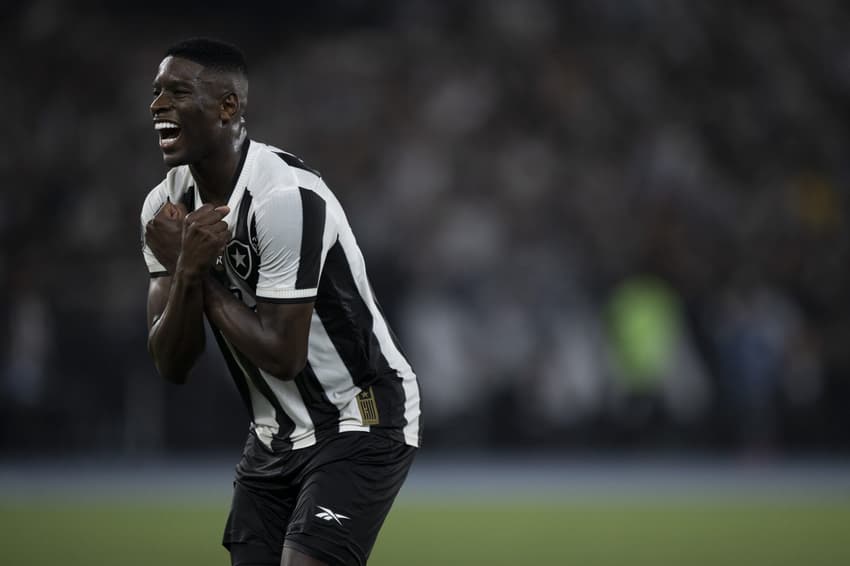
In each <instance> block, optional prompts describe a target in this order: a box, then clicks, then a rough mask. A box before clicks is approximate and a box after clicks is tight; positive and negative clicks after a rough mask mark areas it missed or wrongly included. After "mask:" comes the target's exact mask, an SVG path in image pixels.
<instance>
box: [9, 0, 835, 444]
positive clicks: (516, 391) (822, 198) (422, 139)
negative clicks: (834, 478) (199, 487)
mask: <svg viewBox="0 0 850 566" xmlns="http://www.w3.org/2000/svg"><path fill="white" fill-rule="evenodd" d="M281 4H284V6H276V7H269V6H264V7H263V8H256V9H254V10H253V11H252V10H251V9H245V10H244V13H240V14H235V15H233V16H232V18H229V19H228V20H227V21H221V19H220V18H217V17H216V14H215V13H214V12H215V11H216V7H217V6H218V3H216V2H213V3H212V4H210V3H204V4H201V3H189V5H190V7H189V8H183V9H182V11H181V9H180V8H177V7H171V8H169V10H170V11H169V14H168V17H163V15H162V14H158V13H156V11H155V10H148V9H143V8H138V9H134V8H133V7H132V6H130V7H128V8H127V9H126V10H123V11H122V12H121V13H120V14H117V13H115V14H113V13H109V12H108V11H107V10H106V9H96V8H95V7H93V6H91V5H90V6H89V7H88V9H83V10H80V9H71V7H69V6H67V5H65V4H64V3H62V2H57V1H50V0H41V1H36V2H34V3H27V4H19V5H15V7H14V8H12V9H10V11H9V13H8V15H7V17H5V19H4V20H3V23H2V24H1V25H0V29H1V30H2V39H0V45H2V47H3V49H2V50H0V68H2V71H3V76H4V77H5V78H6V82H7V89H6V92H5V94H6V97H7V98H6V100H7V108H8V109H9V110H10V111H9V112H7V116H6V120H5V124H6V126H5V130H6V135H5V136H4V142H3V143H4V147H3V151H2V152H0V164H2V166H0V186H2V191H0V236H2V247H0V291H2V295H3V296H4V297H6V300H5V301H3V302H2V304H0V337H2V341H0V450H3V451H6V452H18V451H24V452H35V453H38V452H41V451H43V450H44V449H45V447H48V446H49V447H54V446H59V447H60V448H62V449H65V450H68V451H74V452H120V453H161V452H171V451H183V450H187V449H205V450H207V449H208V450H215V449H220V448H222V447H224V446H238V444H239V441H240V439H241V437H242V436H243V435H244V433H245V431H246V429H247V424H246V423H247V415H246V413H245V412H244V410H242V409H241V407H240V405H239V401H238V398H237V395H236V393H235V390H234V388H233V386H232V385H231V384H230V383H229V382H228V379H229V378H228V377H227V375H226V374H225V373H224V369H223V367H222V366H221V365H220V364H218V360H217V359H216V354H214V353H210V355H209V356H207V357H206V358H205V359H204V360H203V361H202V364H201V367H200V368H199V369H198V371H197V372H196V375H195V376H194V378H193V380H192V382H191V383H190V384H188V385H187V386H184V387H183V388H177V387H173V386H169V385H166V384H164V383H162V382H161V381H160V380H159V379H158V377H157V376H156V375H155V372H154V370H153V367H152V364H151V362H150V361H149V359H148V356H147V351H146V345H145V339H146V328H145V294H146V288H147V275H146V271H145V268H144V264H143V261H142V259H141V255H140V250H139V230H140V226H139V211H140V206H141V203H142V201H143V199H144V196H145V194H146V193H147V191H148V190H150V188H152V187H153V186H154V185H155V184H156V183H158V182H159V180H160V179H161V178H162V176H163V175H164V172H165V170H164V167H163V165H162V163H161V158H160V157H159V154H158V149H157V147H156V141H155V140H156V136H155V134H154V132H153V129H152V127H151V124H150V115H149V112H148V109H147V108H148V105H149V103H150V99H151V96H150V81H151V79H152V77H153V74H154V72H155V69H156V66H157V65H158V63H159V61H160V59H161V57H162V53H163V52H164V50H165V49H166V48H167V47H168V46H169V45H170V44H171V43H173V42H175V41H177V40H179V39H182V38H183V37H185V36H186V35H215V36H216V37H220V38H223V39H226V40H230V41H233V42H235V43H237V44H239V45H240V46H241V47H242V48H243V49H244V50H245V52H246V54H247V56H248V60H249V67H250V74H251V94H250V97H249V101H250V102H249V110H248V127H249V132H250V134H251V136H252V137H253V138H254V139H257V140H260V141H263V142H267V143H271V144H273V145H277V146H279V147H282V148H284V149H287V150H289V151H291V152H293V153H296V154H298V155H300V156H301V157H302V158H303V159H304V160H305V161H306V162H307V163H308V164H309V165H310V166H312V167H314V168H316V169H318V170H320V171H321V172H322V173H323V174H324V177H325V179H326V181H327V183H328V184H329V185H330V186H331V188H332V189H334V190H335V192H336V193H337V195H338V196H339V198H340V200H341V201H342V203H343V206H344V207H345V208H346V210H347V212H348V215H349V218H350V220H351V223H352V225H353V227H354V229H355V231H356V233H357V235H358V238H359V241H360V245H361V247H362V248H363V250H364V254H365V256H366V260H367V264H368V265H369V268H370V274H371V278H372V283H373V286H374V287H375V289H376V291H377V294H378V296H379V298H380V299H381V302H382V305H383V307H384V309H385V310H386V311H387V314H388V316H389V318H390V320H391V323H392V324H393V326H394V328H395V330H396V331H397V333H398V334H399V336H400V338H401V341H402V343H403V345H404V346H405V348H406V349H407V353H408V355H409V357H410V358H411V359H412V361H413V364H414V368H415V369H416V370H417V373H418V374H419V375H420V376H421V381H422V387H423V391H422V393H423V397H424V401H425V411H426V413H425V415H426V419H427V420H426V431H425V443H426V446H431V447H438V448H439V447H444V448H463V449H496V448H519V447H535V448H551V449H556V450H568V449H575V448H577V449H606V448H616V449H666V448H674V449H693V450H720V451H734V452H736V453H744V454H752V455H770V454H775V453H778V452H785V451H794V450H808V451H818V452H834V451H842V450H843V451H846V450H847V449H848V448H850V416H848V415H850V411H848V409H847V407H848V404H849V403H850V294H848V285H850V253H848V252H850V249H848V248H849V247H850V233H848V227H850V220H849V219H848V212H850V208H848V191H847V187H848V186H850V167H848V163H850V160H848V159H847V154H848V150H850V127H848V126H850V121H848V120H850V112H848V108H850V33H848V31H850V30H848V27H850V7H848V6H847V5H846V4H844V3H842V2H839V1H837V0H835V1H820V0H813V1H809V2H798V1H796V0H780V1H777V2H770V3H760V4H757V5H755V4H753V5H751V4H750V3H736V2H731V1H729V2H726V1H722V2H706V3H696V4H695V3H683V2H676V1H673V0H595V1H591V0H584V1H578V2H557V1H555V0H551V1H547V0H523V1H521V2H520V1H511V0H496V1H485V0H478V1H471V2H451V3H449V2H446V3H441V2H430V1H427V0H413V1H405V2H358V1H354V2H344V1H342V0H339V1H333V2H325V3H319V4H321V5H320V6H315V7H312V8H311V7H307V6H299V7H298V8H297V9H295V8H293V7H287V6H285V4H286V3H281ZM201 13H208V14H209V18H208V19H204V17H203V16H201V15H200V14H201ZM187 22H189V23H187Z"/></svg>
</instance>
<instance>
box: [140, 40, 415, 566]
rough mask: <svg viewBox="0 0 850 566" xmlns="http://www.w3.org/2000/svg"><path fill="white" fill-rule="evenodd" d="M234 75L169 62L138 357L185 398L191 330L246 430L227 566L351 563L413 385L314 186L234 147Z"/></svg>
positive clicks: (363, 539) (241, 113) (238, 82)
mask: <svg viewBox="0 0 850 566" xmlns="http://www.w3.org/2000/svg"><path fill="white" fill-rule="evenodd" d="M247 103H248V78H247V69H246V64H245V59H244V57H243V55H242V53H241V52H240V51H239V50H238V49H237V48H235V47H233V46H231V45H228V44H225V43H222V42H218V41H214V40H209V39H191V40H187V41H184V42H181V43H179V44H177V45H175V46H173V47H171V48H170V49H169V50H168V51H167V52H166V56H165V58H164V59H163V60H162V62H161V63H160V65H159V70H158V72H157V74H156V78H155V79H154V81H153V102H152V103H151V106H150V109H151V114H152V116H153V126H154V129H155V130H156V131H157V133H158V134H159V147H160V150H161V151H162V155H163V159H164V161H165V165H166V166H167V167H168V168H169V170H168V173H167V175H166V177H165V180H163V181H162V182H161V183H160V184H159V185H157V186H156V187H155V188H154V189H153V190H152V191H151V192H150V194H148V196H147V198H146V200H145V203H144V206H143V209H142V214H141V220H142V226H143V229H144V244H143V254H144V257H145V260H146V262H147V265H148V269H149V271H150V276H151V279H150V286H149V291H148V317H147V318H148V328H149V339H148V349H149V350H150V354H151V356H152V357H153V360H154V363H155V365H156V368H157V370H158V371H159V373H160V374H161V375H162V376H163V377H164V378H165V379H167V380H169V381H172V382H175V383H183V382H185V381H186V379H187V375H188V374H189V371H190V369H191V368H192V366H193V364H194V363H195V361H196V360H197V358H198V356H199V355H200V354H201V352H202V351H203V349H204V340H205V338H204V336H205V335H204V328H203V319H204V317H206V319H207V321H208V322H209V325H210V327H211V328H212V332H213V334H214V336H215V338H216V341H217V342H218V346H219V348H220V349H221V352H222V354H224V358H225V360H226V361H227V365H228V366H229V369H230V372H231V373H232V375H233V379H234V381H235V383H236V387H237V389H238V391H239V393H240V394H241V396H242V399H243V400H244V403H245V405H246V407H247V408H248V411H249V413H250V417H251V423H250V434H249V435H248V438H247V441H246V444H245V448H244V451H243V455H242V459H241V461H240V463H239V464H238V466H237V468H236V481H235V482H234V493H233V502H232V506H231V510H230V515H229V517H228V520H227V525H226V527H225V532H224V540H223V544H224V546H225V547H227V548H228V550H229V551H230V555H231V561H232V564H234V565H240V566H248V565H251V566H259V565H269V566H278V565H285V566H315V565H322V564H328V565H331V564H365V563H366V560H367V558H368V556H369V553H370V551H371V549H372V546H373V545H374V542H375V539H376V537H377V534H378V530H379V529H380V527H381V524H382V523H383V521H384V518H385V517H386V515H387V513H388V512H389V509H390V506H391V505H392V502H393V500H394V499H395V496H396V494H397V493H398V491H399V489H400V487H401V485H402V482H403V481H404V479H405V477H406V475H407V472H408V469H409V468H410V465H411V463H412V460H413V455H414V453H415V451H416V447H417V446H418V445H419V442H420V411H419V388H418V383H417V379H416V375H415V374H414V372H413V370H412V369H411V367H410V365H409V363H408V362H407V360H406V359H405V356H404V354H403V353H402V351H401V349H400V347H399V345H398V342H397V340H396V339H395V336H394V335H393V333H392V331H391V330H390V328H389V327H388V326H387V322H386V320H385V318H384V316H383V314H382V312H381V310H380V307H379V306H378V303H377V302H376V300H375V296H374V293H373V291H372V289H371V287H370V285H369V281H368V279H367V276H366V269H365V264H364V261H363V256H362V254H361V252H360V249H359V248H358V246H357V242H356V241H355V238H354V235H353V233H352V231H351V227H350V226H349V224H348V221H347V219H346V216H345V213H344V212H343V210H342V207H341V206H340V204H339V202H338V201H337V199H336V198H335V197H334V195H333V193H331V191H330V190H329V189H328V187H327V186H326V185H325V182H324V181H323V180H322V177H321V176H320V175H319V174H318V173H317V172H316V171H314V170H312V169H310V168H309V167H307V166H306V165H305V164H304V163H303V162H302V161H301V160H300V159H299V158H297V157H295V156H294V155H292V154H290V153H287V152H285V151H281V150H280V149H277V148H275V147H272V146H269V145H265V144H263V143H260V142H257V141H254V140H251V139H249V138H248V134H247V130H246V124H245V109H246V106H247Z"/></svg>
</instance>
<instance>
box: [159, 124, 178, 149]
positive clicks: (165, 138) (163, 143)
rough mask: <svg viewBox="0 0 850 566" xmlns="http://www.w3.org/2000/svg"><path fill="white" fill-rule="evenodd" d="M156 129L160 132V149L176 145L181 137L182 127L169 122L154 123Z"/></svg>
mask: <svg viewBox="0 0 850 566" xmlns="http://www.w3.org/2000/svg"><path fill="white" fill-rule="evenodd" d="M153 127H154V129H155V130H156V131H157V132H159V147H161V148H166V147H170V146H172V145H174V144H175V143H176V142H177V139H178V138H179V137H180V132H181V129H180V125H179V124H177V123H175V122H170V121H168V120H161V121H159V122H154V125H153Z"/></svg>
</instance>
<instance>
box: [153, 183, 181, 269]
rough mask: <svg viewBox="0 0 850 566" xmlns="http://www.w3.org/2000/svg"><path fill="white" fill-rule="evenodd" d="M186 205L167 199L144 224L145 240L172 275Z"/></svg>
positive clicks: (179, 245)
mask: <svg viewBox="0 0 850 566" xmlns="http://www.w3.org/2000/svg"><path fill="white" fill-rule="evenodd" d="M184 218H186V207H185V206H183V203H177V204H174V203H172V202H171V199H169V200H167V201H166V203H165V204H164V205H162V207H160V209H159V211H158V212H157V213H156V216H154V217H153V219H152V220H151V221H150V222H148V223H147V225H146V226H145V242H146V243H147V244H148V246H149V247H150V249H151V251H152V252H153V254H154V255H155V256H156V259H158V260H159V262H160V263H161V264H162V265H163V266H164V267H165V269H166V270H167V271H168V273H170V274H172V275H174V272H175V270H176V268H177V258H178V257H179V256H180V248H181V242H182V239H183V219H184Z"/></svg>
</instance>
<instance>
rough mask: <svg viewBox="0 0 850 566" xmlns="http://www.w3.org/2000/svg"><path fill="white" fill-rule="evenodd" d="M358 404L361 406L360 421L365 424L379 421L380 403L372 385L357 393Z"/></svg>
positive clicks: (373, 423) (374, 423)
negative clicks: (376, 398) (376, 399)
mask: <svg viewBox="0 0 850 566" xmlns="http://www.w3.org/2000/svg"><path fill="white" fill-rule="evenodd" d="M357 406H358V407H360V421H361V422H362V423H363V425H364V426H366V425H376V424H378V423H379V419H378V405H377V403H375V394H374V393H373V392H372V388H371V387H370V388H369V389H366V390H365V391H361V392H360V394H359V395H357Z"/></svg>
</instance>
